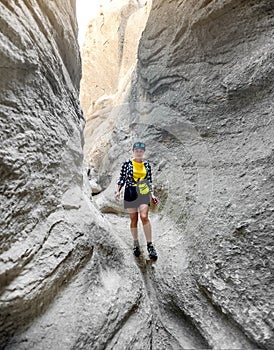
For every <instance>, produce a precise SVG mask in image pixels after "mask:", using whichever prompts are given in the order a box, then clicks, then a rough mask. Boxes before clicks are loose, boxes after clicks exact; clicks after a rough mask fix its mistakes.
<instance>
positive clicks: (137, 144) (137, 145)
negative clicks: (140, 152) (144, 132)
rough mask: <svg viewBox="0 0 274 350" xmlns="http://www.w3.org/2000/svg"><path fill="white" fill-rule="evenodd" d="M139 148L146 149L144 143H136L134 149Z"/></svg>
mask: <svg viewBox="0 0 274 350" xmlns="http://www.w3.org/2000/svg"><path fill="white" fill-rule="evenodd" d="M138 147H141V148H145V144H144V143H142V142H136V143H135V144H134V146H133V149H134V148H138Z"/></svg>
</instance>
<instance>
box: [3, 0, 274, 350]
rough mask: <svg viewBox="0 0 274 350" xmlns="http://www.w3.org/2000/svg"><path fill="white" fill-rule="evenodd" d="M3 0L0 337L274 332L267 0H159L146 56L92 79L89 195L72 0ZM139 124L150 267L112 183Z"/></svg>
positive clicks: (135, 338) (188, 340)
mask: <svg viewBox="0 0 274 350" xmlns="http://www.w3.org/2000/svg"><path fill="white" fill-rule="evenodd" d="M130 3H132V4H133V3H134V4H135V3H137V2H133V1H131V2H130ZM138 3H139V4H141V2H138ZM0 4H1V12H0V13H1V28H2V33H3V35H2V42H1V82H0V84H1V139H2V140H3V141H2V140H1V142H2V143H3V147H1V150H0V154H1V165H0V169H1V186H2V187H1V196H2V200H1V211H2V212H1V234H2V236H1V258H0V259H1V260H0V262H1V280H0V282H1V283H0V284H1V298H0V303H1V304H0V307H1V310H0V311H1V313H0V314H1V316H0V332H1V333H0V339H1V346H2V347H4V345H5V344H6V347H5V348H6V349H16V350H17V349H20V350H21V349H35V350H36V349H43V350H44V349H49V348H52V349H60V350H61V349H62V350H64V349H77V350H78V349H136V350H140V349H159V350H160V349H216V350H220V349H241V350H242V349H247V350H250V349H254V350H255V349H273V348H274V339H273V323H274V321H273V296H272V294H273V292H272V291H273V275H272V274H273V211H274V203H273V186H274V185H273V183H274V182H273V169H274V166H273V165H274V164H273V163H274V160H273V154H274V143H273V103H272V101H273V68H274V66H273V49H274V43H273V34H274V33H273V26H274V19H273V18H274V17H273V14H274V6H273V2H272V1H266V0H263V1H260V2H258V1H238V0H237V1H236V0H233V1H228V0H226V1H225V0H223V1H221V0H220V1H205V0H200V1H194V0H189V1H172V0H171V1H163V0H162V1H160V0H154V1H153V4H152V9H151V12H150V15H149V18H148V22H147V25H146V27H145V29H144V32H143V33H142V36H141V39H140V44H139V47H138V63H137V67H136V69H132V68H129V69H128V70H127V72H128V73H127V74H128V75H129V78H128V77H127V79H126V81H127V83H126V84H121V85H119V84H120V82H119V77H118V78H117V75H116V78H115V79H116V80H115V81H116V82H117V84H116V87H115V88H114V90H113V91H112V90H110V91H109V92H107V96H109V95H113V94H115V98H112V96H111V98H110V99H108V98H107V99H106V101H105V97H104V96H103V95H98V96H97V95H96V96H95V98H94V97H93V98H94V100H95V102H96V103H97V107H96V108H98V109H97V112H96V113H97V114H98V118H99V119H98V120H100V118H101V119H104V120H106V124H105V125H107V126H108V128H107V129H106V130H107V133H108V137H107V140H108V142H107V144H106V146H104V145H103V146H102V147H101V148H99V151H100V159H101V160H102V162H101V163H100V166H99V169H98V170H97V174H96V178H95V179H93V180H94V181H95V182H96V184H97V185H98V188H97V192H98V194H97V195H96V196H93V197H92V200H91V201H90V199H89V189H88V184H86V178H85V176H83V174H82V144H83V139H82V133H83V125H84V122H83V117H82V114H81V112H80V109H79V104H78V88H79V79H80V59H79V53H78V46H77V44H76V25H75V9H74V3H73V2H72V1H65V0H63V1H61V0H60V1H58V2H53V1H42V0H36V1H34V0H32V1H17V2H10V1H3V0H2V1H1V2H0ZM56 4H58V6H57V5H56ZM141 5H142V6H143V5H144V4H143V3H142V4H141ZM142 6H141V8H142ZM118 18H119V16H118ZM129 18H130V17H129ZM117 23H120V22H119V21H118V22H117ZM123 23H125V22H123ZM115 28H116V29H117V27H115ZM122 28H125V27H123V26H122ZM138 33H139V34H138V35H140V32H138ZM98 37H99V36H98ZM117 42H118V41H117ZM101 43H102V44H103V43H104V42H103V41H101ZM97 44H98V50H100V47H101V46H100V45H102V44H100V43H99V42H98V43H97ZM134 47H135V48H136V45H134ZM120 48H121V46H120ZM117 52H120V51H119V50H118V51H117ZM120 53H121V52H120ZM119 57H120V58H121V55H120V56H119ZM115 62H116V63H117V61H115ZM115 62H114V64H113V66H114V67H113V68H115V67H116V68H117V67H118V66H117V65H116V63H115ZM132 64H134V60H133V61H132ZM108 67H109V66H108V65H107V68H105V69H106V70H107V69H108ZM116 68H115V69H116ZM133 68H134V67H133ZM130 69H131V70H130ZM118 71H119V70H118ZM116 73H117V72H116ZM116 73H115V74H116ZM117 74H118V73H117ZM118 75H119V74H118ZM101 76H102V77H104V78H105V79H106V80H105V81H107V78H108V76H107V74H105V71H104V72H103V73H102V75H100V74H99V76H98V78H96V81H97V80H98V86H100V83H102V84H105V83H104V82H102V81H100V77H101ZM117 79H118V80H117ZM106 85H107V84H106ZM121 86H122V88H121V90H120V87H121ZM115 89H116V90H117V91H116V90H115ZM91 101H92V99H91ZM104 101H105V102H104ZM109 101H110V102H109ZM91 106H92V104H91ZM100 106H101V107H100ZM105 107H106V109H104V108H105ZM85 108H86V107H85ZM88 108H90V106H89V105H88ZM101 109H102V111H103V112H102V113H101V114H100V110H101ZM92 111H95V110H92ZM92 113H93V112H92ZM92 119H93V121H94V120H95V121H96V118H93V117H92V118H91V120H92ZM107 120H109V121H107ZM99 124H100V125H101V123H99ZM94 125H95V124H93V126H94ZM96 129H97V128H94V130H93V131H92V132H94V137H96V135H97V132H98V133H100V132H102V130H100V128H99V130H98V131H96ZM136 138H138V139H142V140H144V141H145V142H146V143H147V151H146V158H147V159H149V160H150V161H151V164H152V169H153V181H154V184H155V192H156V194H158V196H159V198H160V204H159V207H158V208H152V209H153V210H151V211H150V219H151V223H152V229H153V237H154V242H155V246H156V249H157V251H158V254H159V260H158V261H157V263H156V266H155V267H154V268H153V267H152V266H151V264H150V263H149V262H147V261H146V259H145V258H146V252H145V241H144V237H143V235H142V225H141V223H140V222H139V223H138V227H139V232H140V241H141V245H142V248H143V249H144V253H143V257H142V258H141V259H140V260H139V261H136V260H134V258H133V256H132V253H131V245H132V238H131V236H130V233H129V219H128V216H127V214H126V213H124V211H123V209H122V204H121V203H119V204H117V203H115V201H114V198H113V197H114V190H115V183H116V180H117V176H118V174H119V170H120V166H121V162H122V160H124V159H126V158H128V157H129V156H131V153H130V150H131V145H132V142H133V141H135V140H136ZM90 145H91V146H92V143H90ZM96 152H98V149H94V150H93V151H92V152H90V153H89V156H90V158H89V160H92V156H93V155H94V157H96V155H97V153H96ZM93 164H95V165H96V164H99V163H96V162H94V163H93ZM2 232H3V233H2Z"/></svg>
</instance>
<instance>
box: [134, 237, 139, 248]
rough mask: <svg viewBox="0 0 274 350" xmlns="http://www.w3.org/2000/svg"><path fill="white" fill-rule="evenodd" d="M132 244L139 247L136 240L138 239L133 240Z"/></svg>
mask: <svg viewBox="0 0 274 350" xmlns="http://www.w3.org/2000/svg"><path fill="white" fill-rule="evenodd" d="M133 245H134V247H139V241H138V239H137V240H136V241H135V240H134V241H133Z"/></svg>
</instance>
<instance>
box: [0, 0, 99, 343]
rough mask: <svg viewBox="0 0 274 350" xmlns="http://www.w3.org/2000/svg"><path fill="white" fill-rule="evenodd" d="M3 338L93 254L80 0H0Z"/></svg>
mask: <svg viewBox="0 0 274 350" xmlns="http://www.w3.org/2000/svg"><path fill="white" fill-rule="evenodd" d="M0 14H1V44H0V45H1V46H0V55H1V56H0V62H1V64H0V75H1V80H0V89H1V95H0V103H1V106H0V115H1V129H0V134H1V149H0V173H1V176H0V177H1V200H0V206H1V214H0V221H1V222H0V225H1V237H0V240H1V245H0V254H1V255H0V286H1V288H0V293H1V297H0V309H1V311H0V314H1V317H0V347H1V346H2V345H3V344H4V343H5V342H6V341H7V339H8V338H9V337H10V336H11V335H12V334H13V333H14V332H15V331H18V330H19V329H20V328H21V327H22V326H23V325H26V324H28V323H29V322H31V321H32V320H33V319H34V317H35V316H37V315H39V314H40V313H41V312H42V311H43V310H45V309H47V308H48V305H49V303H50V302H51V301H52V300H53V299H54V297H55V296H56V295H57V294H58V292H59V291H60V289H61V288H63V286H64V285H65V284H66V283H68V281H69V280H70V279H71V278H72V277H73V275H74V274H75V273H76V272H77V271H78V270H79V268H80V267H82V266H84V265H85V263H86V262H87V261H88V260H89V259H90V257H91V256H92V251H93V248H92V244H91V242H90V237H89V236H88V235H87V233H90V232H92V230H94V229H95V224H94V219H93V218H91V214H89V210H90V208H88V205H89V204H88V201H87V200H86V199H85V194H84V193H83V190H82V189H83V171H82V163H83V155H82V146H83V135H82V133H83V127H84V118H83V115H82V112H81V109H80V105H79V101H78V95H79V82H80V78H81V60H80V54H79V49H78V44H77V26H76V16H75V1H69V0H58V1H57V2H56V1H44V0H37V1H36V0H33V1H21V0H20V1H4V0H3V1H1V2H0Z"/></svg>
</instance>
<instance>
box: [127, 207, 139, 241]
mask: <svg viewBox="0 0 274 350" xmlns="http://www.w3.org/2000/svg"><path fill="white" fill-rule="evenodd" d="M127 211H128V213H129V216H130V232H131V234H132V237H133V239H134V241H137V239H138V227H137V225H138V209H137V208H128V209H127Z"/></svg>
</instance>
